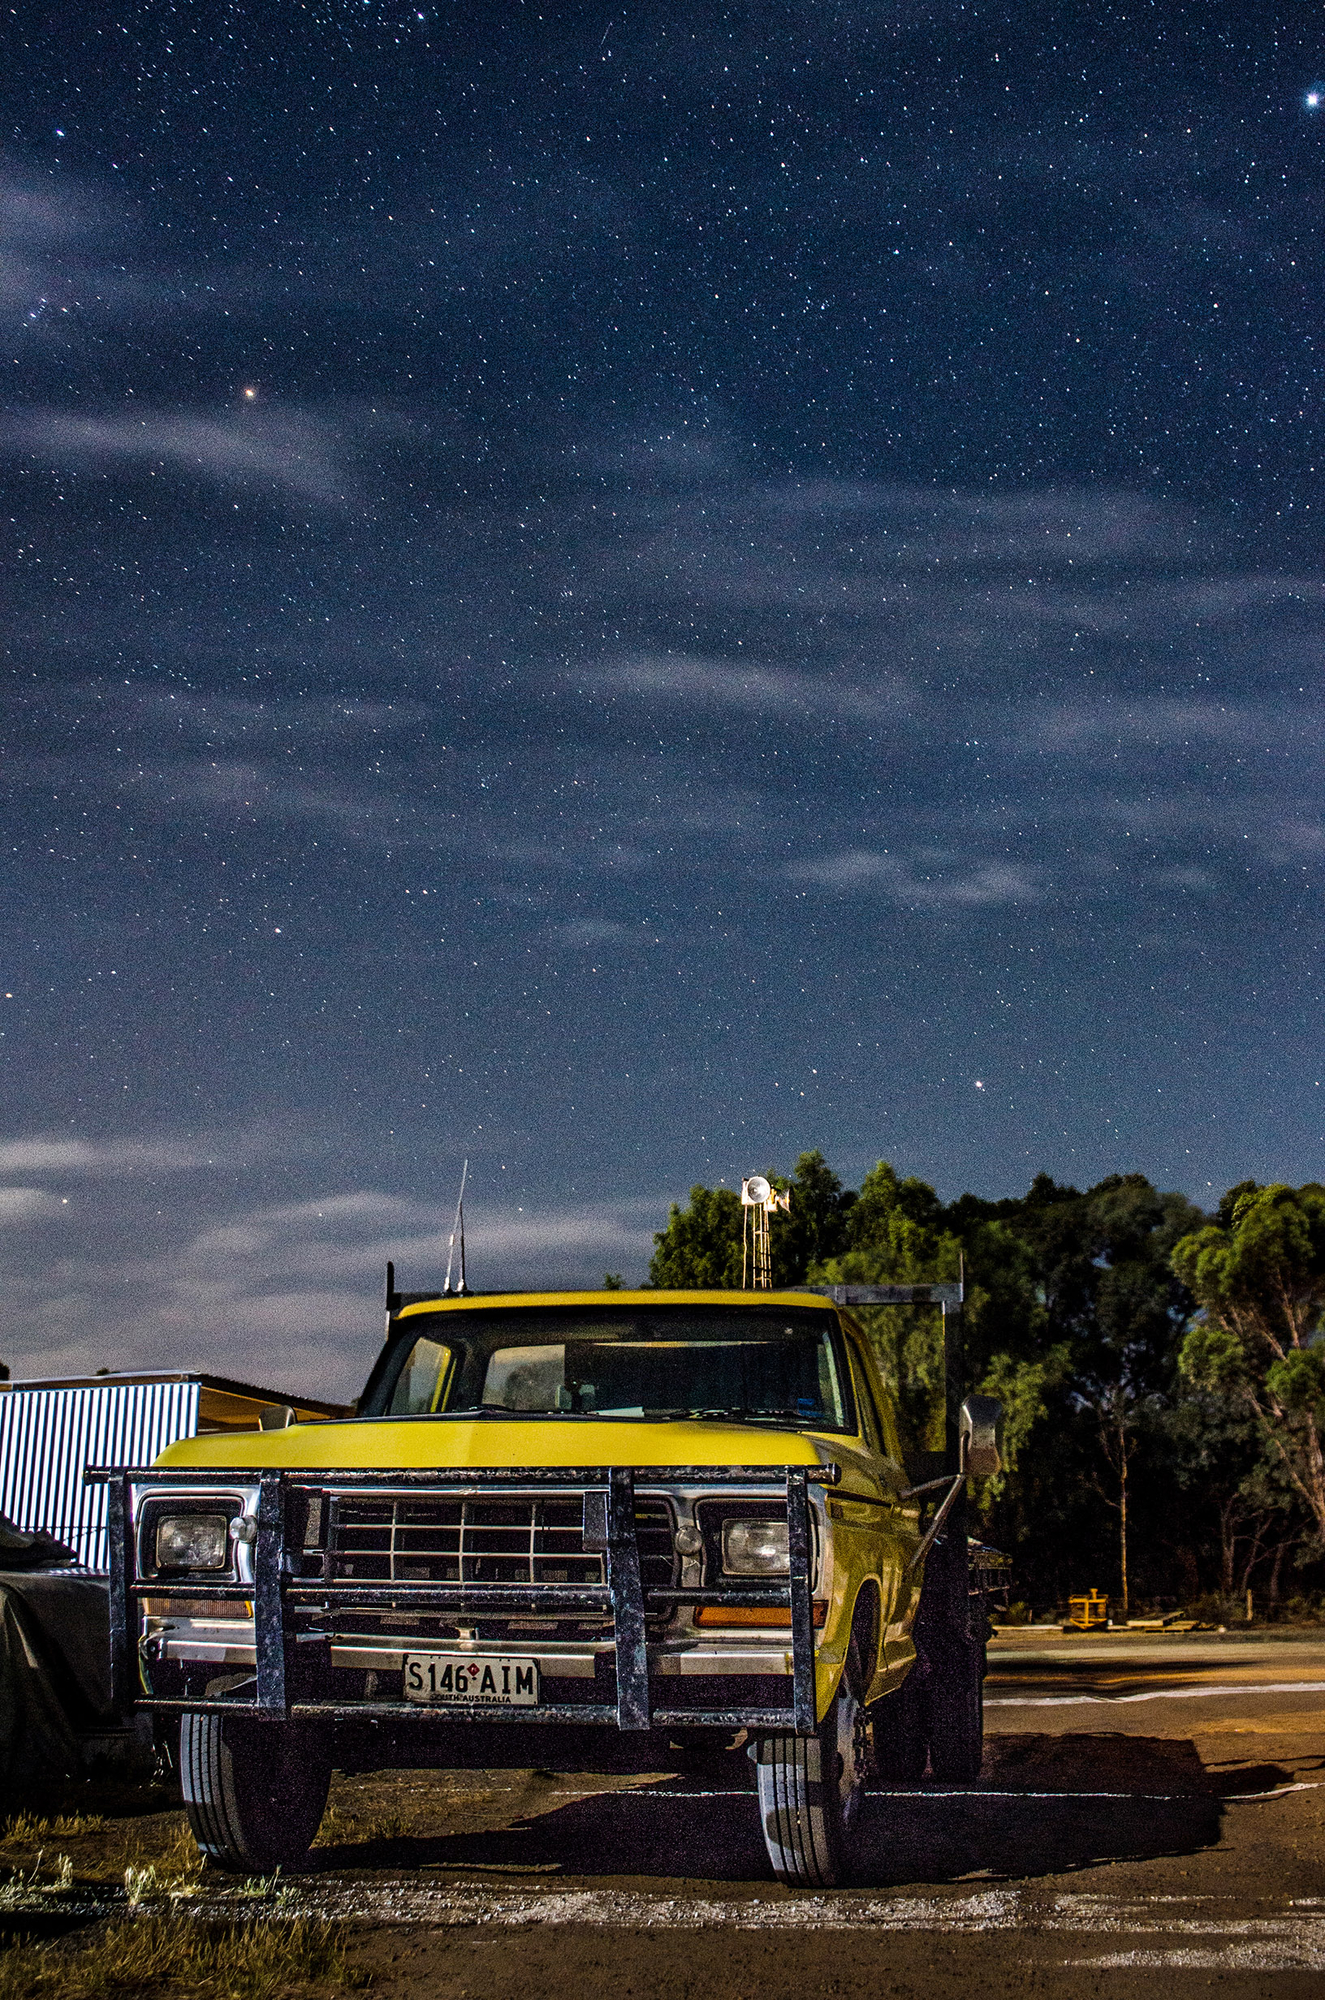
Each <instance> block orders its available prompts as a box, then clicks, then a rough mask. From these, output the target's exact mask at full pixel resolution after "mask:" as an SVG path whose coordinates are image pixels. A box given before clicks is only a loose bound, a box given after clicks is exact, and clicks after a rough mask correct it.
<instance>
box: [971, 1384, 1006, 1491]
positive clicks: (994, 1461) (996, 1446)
mask: <svg viewBox="0 0 1325 2000" xmlns="http://www.w3.org/2000/svg"><path fill="white" fill-rule="evenodd" d="M961 1439H962V1471H963V1472H964V1473H965V1474H966V1475H967V1477H968V1478H970V1479H989V1478H991V1477H992V1476H993V1474H994V1473H996V1472H1001V1471H1002V1470H1003V1405H1002V1404H1001V1403H998V1402H995V1400H994V1398H993V1397H992V1396H968V1397H967V1398H966V1401H965V1402H964V1403H963V1404H962V1427H961Z"/></svg>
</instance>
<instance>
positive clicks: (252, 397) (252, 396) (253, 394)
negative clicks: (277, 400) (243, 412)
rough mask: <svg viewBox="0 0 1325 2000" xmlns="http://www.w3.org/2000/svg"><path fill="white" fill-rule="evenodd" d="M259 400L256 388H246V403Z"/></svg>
mask: <svg viewBox="0 0 1325 2000" xmlns="http://www.w3.org/2000/svg"><path fill="white" fill-rule="evenodd" d="M257 400H258V392H257V390H256V389H245V391H244V401H245V402H246V403H256V402H257Z"/></svg>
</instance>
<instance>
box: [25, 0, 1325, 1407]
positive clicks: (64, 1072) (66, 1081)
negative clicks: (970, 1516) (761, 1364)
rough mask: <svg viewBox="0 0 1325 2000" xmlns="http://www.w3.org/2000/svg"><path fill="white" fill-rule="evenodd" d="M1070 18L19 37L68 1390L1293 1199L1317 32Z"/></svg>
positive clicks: (49, 1099)
mask: <svg viewBox="0 0 1325 2000" xmlns="http://www.w3.org/2000/svg"><path fill="white" fill-rule="evenodd" d="M1089 11H1090V13H1091V15H1092V18H1090V19H1083V18H1082V15H1081V10H1079V9H1076V8H1067V7H1063V6H1040V7H1017V8H1008V7H1001V8H992V9H982V8H977V7H974V6H963V5H960V4H952V5H933V6H929V7H926V8H922V9H916V8H911V7H907V8H904V7H901V6H898V5H887V4H879V5H869V6H860V5H855V6H851V7H848V6H845V5H834V4H826V5H818V6H815V7H809V6H806V5H802V4H796V5H791V4H782V5H779V4H772V5H764V6H760V7H754V6H727V5H715V6H710V7H703V8H700V7H694V6H686V5H676V4H673V5H669V6H666V7H664V6H645V7H636V6H632V7H629V8H621V7H617V8H613V7H611V6H610V5H609V4H604V5H600V6H572V7H562V8H555V9H554V8H552V7H549V6H546V5H545V6H544V8H543V10H542V11H541V12H540V11H539V10H538V8H536V7H534V6H532V5H524V6H521V5H512V6H503V7H486V6H477V5H472V4H471V5H468V6H465V7H460V6H455V5H427V6H406V5H399V6H397V5H381V4H376V0H372V4H359V0H354V4H351V0H320V4H317V5H308V6H303V5H299V4H297V0H273V4H271V5H269V6H266V7H263V8H257V7H254V6H250V5H247V4H240V0H215V4H205V5H196V4H195V5H189V6H171V5H167V4H160V0H157V4H153V5H150V6H148V5H142V6H133V5H123V6H114V7H104V8H96V9H92V10H87V11H81V10H74V11H73V12H72V13H71V12H70V11H69V10H67V9H65V10H60V9H55V8H52V7H46V6H37V5H31V6H17V7H14V8H12V9H11V11H10V16H9V20H10V33H9V36H8V38H7V54H6V75H5V82H4V86H3V110H4V118H3V125H2V126H0V129H2V130H3V131H4V134H5V143H4V153H3V165H2V169H0V226H2V227H3V232H4V245H5V259H4V266H3V270H4V275H3V279H2V280H0V306H2V307H3V314H4V324H5V326H6V329H7V336H8V355H7V358H6V360H5V363H4V366H5V368H6V371H7V374H8V377H9V393H8V395H7V396H6V398H5V402H4V412H5V413H4V415H3V416H2V417H0V476H3V479H4V483H5V500H6V505H5V507H4V509H3V513H2V514H0V520H3V522H4V525H5V532H6V536H7V546H8V555H9V560H8V564H7V568H8V571H9V575H10V579H11V589H10V592H9V616H8V619H7V621H6V622H7V628H8V669H9V670H8V673H7V675H6V679H5V689H4V694H3V711H2V716H3V720H2V722H0V727H2V728H3V745H4V752H5V771H6V784H5V788H4V797H5V820H4V824H3V827H2V828H0V852H3V853H4V855H5V857H6V860H7V862H8V868H7V871H6V873H7V882H6V892H5V895H4V898H3V904H2V905H0V951H2V953H3V960H2V964H0V972H2V973H3V985H4V989H5V998H4V999H3V1001H0V1065H2V1068H3V1075H4V1079H5V1082H4V1089H5V1104H4V1122H3V1126H0V1225H3V1228H2V1229H0V1250H2V1251H3V1253H4V1256H5V1260H6V1275H7V1284H6V1298H7V1304H6V1307H5V1314H6V1319H5V1322H4V1324H3V1325H0V1354H2V1355H3V1356H4V1358H5V1359H7V1360H9V1361H10V1363H11V1365H15V1366H16V1369H17V1371H18V1372H27V1373H32V1372H37V1371H38V1370H45V1369H47V1368H52V1369H54V1368H65V1367H68V1368H74V1367H83V1366H95V1365H98V1363H101V1362H105V1363H107V1364H108V1365H113V1366H125V1365H130V1364H132V1363H134V1362H138V1361H146V1360H162V1361H168V1362H170V1363H171V1365H186V1364H196V1363H197V1362H198V1361H199V1359H200V1358H203V1357H204V1355H205V1356H207V1357H211V1359H212V1360H213V1363H214V1365H219V1361H216V1360H215V1357H216V1355H218V1354H221V1353H223V1354H224V1356H225V1360H226V1365H227V1367H228V1368H229V1369H230V1371H231V1372H235V1373H243V1372H244V1371H245V1370H246V1369H247V1370H248V1371H250V1372H254V1371H258V1372H261V1373H265V1374H279V1375H280V1376H281V1380H282V1382H288V1383H289V1386H291V1387H302V1388H305V1389H307V1390H310V1391H311V1390H313V1389H314V1388H315V1387H316V1386H317V1385H318V1384H320V1383H326V1382H332V1383H333V1384H334V1387H336V1388H340V1389H344V1390H346V1391H347V1392H352V1390H353V1388H354V1386H355V1384H356V1383H357V1380H358V1378H359V1377H360V1375H361V1374H362V1372H363V1362H364V1358H365V1357H366V1355H367V1354H368V1352H369V1351H370V1349H371V1345H372V1341H373V1338H374V1336H375V1331H376V1325H377V1321H376V1312H377V1303H376V1295H377V1292H378V1289H379V1287H380V1270H381V1265H382V1263H383V1262H384V1260H385V1258H386V1256H387V1255H394V1256H396V1258H397V1260H398V1261H399V1262H400V1263H401V1265H402V1267H403V1271H404V1274H405V1282H407V1283H412V1282H419V1283H422V1282H426V1281H427V1278H428V1277H429V1276H432V1275H435V1273H436V1271H437V1270H438V1269H439V1268H440V1264H439V1250H438V1246H439V1243H440V1242H442V1240H443V1234H444V1226H445V1224H446V1218H447V1216H448V1213H449V1210H448V1204H449V1203H450V1202H451V1201H453V1199H454V1187H455V1184H456V1181H457V1179H458V1173H459V1165H460V1161H461V1159H462V1158H464V1157H466V1156H468V1157H469V1158H470V1160H471V1189H470V1196H469V1202H468V1209H469V1213H470V1215H471V1226H472V1236H473V1246H474V1247H473V1254H472V1256H471V1272H472V1275H473V1277H474V1278H475V1281H476V1282H477V1283H479V1284H480V1285H490V1284H492V1285H495V1284H505V1283H514V1284H526V1283H532V1282H534V1281H536V1280H537V1279H539V1278H542V1277H546V1278H548V1279H549V1280H550V1281H551V1282H557V1283H560V1282H567V1281H569V1280H571V1279H584V1280H594V1279H596V1278H597V1276H598V1275H599V1274H600V1273H601V1271H602V1270H603V1269H604V1268H605V1267H608V1268H612V1269H620V1270H624V1271H626V1272H627V1273H629V1274H635V1275H638V1274H639V1273H641V1272H642V1270H643V1268H644V1265H645V1263H646V1261H647V1254H648V1248H649V1234H650V1231H651V1230H652V1229H653V1228H656V1227H659V1226H661V1223H662V1221H663V1220H664V1219H665V1213H666V1204H667V1201H668V1200H669V1199H670V1198H671V1197H673V1196H676V1195H683V1194H684V1192H685V1190H686V1188H687V1187H688V1186H689V1184H690V1182H691V1181H692V1180H695V1179H700V1178H702V1179H705V1180H709V1181H712V1180H716V1179H718V1178H725V1179H726V1180H727V1181H729V1182H730V1181H732V1180H733V1179H735V1178H736V1177H737V1176H739V1175H740V1174H741V1173H742V1172H748V1171H750V1170H752V1168H755V1167H763V1166H767V1165H780V1164H781V1165H785V1164H786V1163H787V1162H789V1161H790V1159H791V1158H792V1157H793V1156H794V1155H795V1153H796V1152H798V1151H799V1150H800V1149H801V1148H803V1147H808V1146H814V1145H819V1146H822V1147H823V1149H824V1151H825V1152H826V1153H827V1154H828V1156H829V1157H830V1159H831V1160H832V1161H833V1163H834V1164H835V1165H836V1166H837V1167H838V1168H839V1169H840V1170H841V1171H842V1172H844V1173H845V1174H847V1175H858V1174H859V1173H860V1172H861V1171H863V1169H864V1168H865V1167H866V1166H867V1165H868V1164H869V1163H870V1162H872V1161H873V1160H874V1159H875V1158H877V1157H879V1156H880V1155H884V1156H886V1157H889V1158H892V1159H894V1160H895V1161H896V1162H897V1163H898V1165H899V1168H900V1169H901V1170H903V1171H905V1172H914V1173H919V1174H921V1175H922V1176H924V1177H925V1178H927V1179H929V1180H932V1181H933V1182H934V1183H935V1184H936V1185H937V1186H939V1188H940V1189H941V1191H942V1192H943V1193H944V1194H945V1195H954V1194H956V1193H957V1192H959V1191H960V1190H961V1189H963V1188H967V1187H970V1188H972V1189H974V1190H976V1191H978V1192H980V1193H982V1194H987V1195H996V1194H1003V1193H1007V1192H1011V1191H1013V1190H1015V1189H1018V1188H1021V1187H1024V1186H1025V1185H1026V1183H1027V1182H1028V1180H1029V1178H1030V1176H1031V1175H1032V1174H1033V1173H1035V1172H1037V1171H1039V1170H1041V1169H1043V1170H1046V1171H1049V1172H1051V1173H1053V1174H1055V1175H1057V1176H1059V1177H1061V1178H1063V1179H1067V1180H1073V1181H1075V1182H1076V1183H1077V1184H1078V1185H1085V1184H1087V1183H1088V1182H1090V1181H1093V1180H1096V1179H1098V1178H1099V1177H1100V1176H1101V1175H1102V1174H1104V1173H1107V1172H1109V1171H1114V1170H1119V1171H1124V1170H1128V1169H1132V1168H1139V1169H1141V1170H1142V1171H1144V1172H1146V1173H1148V1174H1149V1175H1150V1176H1151V1177H1152V1178H1153V1179H1154V1180H1155V1181H1156V1182H1157V1183H1159V1184H1160V1185H1162V1186H1165V1187H1175V1188H1181V1189H1183V1190H1184V1191H1185V1192H1187V1193H1188V1194H1190V1195H1192V1196H1193V1197H1194V1198H1195V1199H1197V1200H1198V1201H1199V1200H1202V1199H1209V1198H1210V1196H1211V1194H1212V1192H1217V1191H1218V1190H1221V1189H1222V1188H1223V1187H1224V1186H1226V1185H1227V1184H1229V1183H1230V1182H1232V1181H1234V1180H1237V1179H1239V1178H1242V1177H1244V1176H1256V1177H1258V1178H1262V1179H1265V1178H1285V1179H1289V1180H1295V1181H1299V1180H1303V1179H1306V1178H1309V1177H1313V1176H1316V1175H1318V1174H1319V1172H1320V1150H1321V1138H1322V1134H1321V1106H1320V1085H1319V1081H1318V1078H1319V1076H1320V1073H1321V1072H1320V1058H1319V1033H1318V1028H1317V1018H1318V1014H1319V1002H1318V956H1319V884H1320V871H1321V863H1322V854H1323V853H1325V821H1323V820H1322V811H1321V795H1320V781H1319V770H1320V743H1321V733H1322V731H1321V724H1322V693H1323V690H1322V680H1321V673H1320V664H1319V663H1320V659H1321V642H1322V628H1323V626H1325V564H1323V562H1322V556H1321V542H1320V534H1321V531H1320V525H1319V522H1320V515H1321V498H1320V496H1321V487H1322V473H1323V472H1325V460H1323V459H1322V456H1321V453H1322V449H1325V440H1323V439H1322V432H1321V422H1322V387H1323V384H1325V377H1323V375H1322V353H1321V332H1320V312H1319V299H1318V294H1319V269H1320V262H1321V246H1320V215H1321V208H1322V195H1323V193H1325V151H1323V150H1322V148H1323V146H1325V126H1322V123H1321V119H1320V115H1319V113H1320V104H1321V88H1322V86H1321V85H1320V83H1319V77H1320V73H1321V63H1322V49H1321V46H1320V37H1319V35H1318V33H1317V32H1316V30H1315V24H1314V22H1313V21H1312V20H1311V19H1310V18H1309V16H1308V15H1306V14H1305V13H1304V12H1303V11H1302V10H1297V9H1291V10H1290V9H1278V10H1276V9H1270V10H1268V11H1267V10H1266V9H1265V8H1263V7H1250V6H1245V7H1228V8H1223V9H1220V10H1218V12H1217V13H1216V14H1211V12H1210V10H1209V9H1208V8H1196V7H1194V6H1156V5H1136V6H1133V5H1127V6H1122V7H1116V8H1105V9H1094V10H1089ZM441 1261H442V1262H444V1250H443V1251H442V1252H441ZM328 1393H331V1390H328Z"/></svg>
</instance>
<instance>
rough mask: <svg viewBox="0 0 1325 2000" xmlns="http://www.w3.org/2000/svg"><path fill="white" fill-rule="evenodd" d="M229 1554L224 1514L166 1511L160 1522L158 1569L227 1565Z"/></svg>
mask: <svg viewBox="0 0 1325 2000" xmlns="http://www.w3.org/2000/svg"><path fill="white" fill-rule="evenodd" d="M229 1554H230V1523H229V1521H228V1519H227V1518H226V1516H225V1515H224V1514H166V1515H164V1516H163V1517H162V1519H161V1520H159V1521H158V1522H157V1527H156V1566H157V1568H158V1569H224V1568H225V1566H226V1561H227V1558H228V1557H229Z"/></svg>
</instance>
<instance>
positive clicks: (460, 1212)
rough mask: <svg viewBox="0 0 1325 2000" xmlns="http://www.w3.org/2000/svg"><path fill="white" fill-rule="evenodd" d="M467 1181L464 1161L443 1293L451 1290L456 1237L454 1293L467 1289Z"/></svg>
mask: <svg viewBox="0 0 1325 2000" xmlns="http://www.w3.org/2000/svg"><path fill="white" fill-rule="evenodd" d="M468 1179H469V1161H468V1160H466V1161H465V1164H464V1166H463V1167H462V1168H461V1169H460V1199H459V1200H458V1201H457V1202H456V1205H455V1221H454V1222H453V1223H452V1224H451V1241H450V1243H449V1244H448V1246H447V1251H446V1283H445V1284H444V1285H443V1286H442V1290H443V1292H449V1291H450V1289H451V1265H452V1263H453V1261H454V1259H455V1242H456V1237H457V1236H458V1237H459V1238H460V1282H459V1284H458V1285H457V1286H456V1291H457V1292H459V1293H462V1294H463V1293H464V1292H467V1291H468V1289H469V1287H468V1285H466V1283H465V1182H466V1181H467V1180H468Z"/></svg>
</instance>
